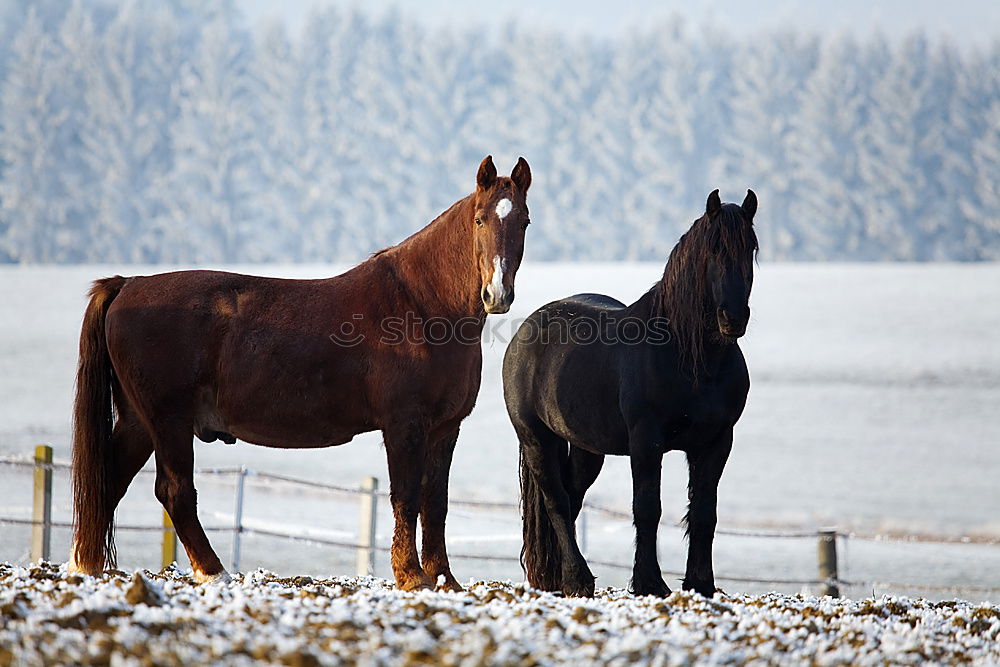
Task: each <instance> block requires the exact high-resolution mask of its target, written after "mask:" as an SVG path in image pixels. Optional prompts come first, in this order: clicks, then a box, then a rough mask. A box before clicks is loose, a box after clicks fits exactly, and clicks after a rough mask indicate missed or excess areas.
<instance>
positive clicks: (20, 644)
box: [0, 564, 1000, 665]
mask: <svg viewBox="0 0 1000 667" xmlns="http://www.w3.org/2000/svg"><path fill="white" fill-rule="evenodd" d="M467 589H468V590H467V591H466V592H465V593H461V594H454V593H436V592H430V591H424V592H419V593H402V592H400V591H397V590H395V589H394V588H393V587H392V585H391V584H390V583H389V582H387V581H385V580H382V579H375V578H357V577H338V578H333V579H322V580H320V579H311V578H309V577H293V578H279V577H277V576H276V575H274V574H272V573H270V572H266V571H263V570H258V571H255V572H250V573H247V574H245V575H235V576H234V577H233V581H232V583H229V584H213V585H196V584H195V583H194V582H193V581H192V580H191V579H190V578H189V577H188V576H187V575H185V574H183V573H180V572H177V571H176V570H173V569H168V570H164V571H163V572H159V573H151V572H148V571H137V572H134V573H128V572H114V573H110V574H108V575H105V576H104V577H101V578H93V577H82V576H79V575H67V574H66V572H65V568H64V567H60V566H57V565H48V564H41V565H34V566H31V567H30V568H25V567H18V566H14V565H9V564H0V618H2V630H0V665H22V664H23V665H36V664H71V663H91V664H112V665H149V664H186V665H194V664H231V665H244V664H284V665H326V664H343V663H345V662H347V663H357V664H364V665H375V664H418V663H420V664H445V665H450V664H484V663H485V664H557V663H559V664H563V663H575V664H577V665H585V664H618V665H625V664H634V663H641V664H647V663H648V664H654V665H688V664H801V663H807V664H817V665H876V664H877V665H883V664H923V663H927V662H932V663H939V664H959V663H961V664H982V665H987V664H1000V607H997V606H993V605H978V604H972V603H968V602H963V601H958V600H956V601H948V602H936V603H931V602H927V601H924V600H913V599H908V598H891V597H883V598H881V599H867V600H845V599H832V598H813V597H804V596H786V595H777V594H771V595H763V596H728V595H724V594H721V593H720V594H717V595H716V596H715V598H714V599H711V600H708V599H705V598H702V597H701V596H698V595H696V594H688V593H683V592H678V593H674V594H673V595H671V596H670V597H668V598H666V599H658V598H650V597H634V596H631V595H629V594H628V593H626V592H625V591H623V590H621V589H615V588H607V589H601V590H599V591H598V594H597V596H596V597H595V598H594V599H566V598H562V597H558V596H555V595H551V594H547V593H539V592H537V591H533V590H531V589H527V588H525V586H524V585H523V584H511V583H499V582H469V584H468V586H467Z"/></svg>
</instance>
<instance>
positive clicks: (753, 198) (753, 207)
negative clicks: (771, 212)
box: [743, 190, 757, 220]
mask: <svg viewBox="0 0 1000 667" xmlns="http://www.w3.org/2000/svg"><path fill="white" fill-rule="evenodd" d="M743 213H744V214H745V215H746V216H747V217H748V218H750V219H751V220H753V216H754V215H755V214H756V213H757V195H756V194H754V191H753V190H747V198H746V199H744V200H743Z"/></svg>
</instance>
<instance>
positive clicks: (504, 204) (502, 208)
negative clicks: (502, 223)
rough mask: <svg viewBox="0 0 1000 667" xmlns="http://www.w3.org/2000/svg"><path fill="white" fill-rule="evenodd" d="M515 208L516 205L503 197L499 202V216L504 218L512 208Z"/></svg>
mask: <svg viewBox="0 0 1000 667" xmlns="http://www.w3.org/2000/svg"><path fill="white" fill-rule="evenodd" d="M512 208H514V205H513V204H511V203H510V200H509V199H507V198H504V199H501V200H500V201H498V202H497V217H498V218H500V219H501V220H503V219H504V218H506V217H507V214H508V213H510V209H512Z"/></svg>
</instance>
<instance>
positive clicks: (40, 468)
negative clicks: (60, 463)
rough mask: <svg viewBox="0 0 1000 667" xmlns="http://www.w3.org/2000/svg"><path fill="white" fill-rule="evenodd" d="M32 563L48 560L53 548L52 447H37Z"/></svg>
mask: <svg viewBox="0 0 1000 667" xmlns="http://www.w3.org/2000/svg"><path fill="white" fill-rule="evenodd" d="M31 521H32V525H31V562H32V563H35V562H37V561H39V560H48V559H49V556H50V551H51V546H52V447H50V446H48V445H38V446H37V447H35V492H34V501H33V503H32V509H31Z"/></svg>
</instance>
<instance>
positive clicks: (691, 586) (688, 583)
mask: <svg viewBox="0 0 1000 667" xmlns="http://www.w3.org/2000/svg"><path fill="white" fill-rule="evenodd" d="M732 447H733V429H732V428H731V427H730V428H728V429H726V430H725V432H723V433H722V434H720V435H719V436H718V437H717V438H715V439H714V440H711V441H709V442H706V443H705V445H704V446H703V447H702V448H701V449H700V450H694V451H693V452H691V453H689V454H688V513H687V530H688V538H689V544H688V559H687V570H686V572H685V575H684V589H685V590H694V591H697V592H698V593H701V594H702V595H704V596H705V597H712V596H713V595H714V594H715V573H714V572H713V570H712V542H713V541H714V540H715V524H716V520H717V519H716V506H717V504H718V497H719V496H718V491H719V479H720V478H721V477H722V471H723V469H724V468H725V467H726V461H727V460H728V459H729V452H730V451H731V450H732Z"/></svg>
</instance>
